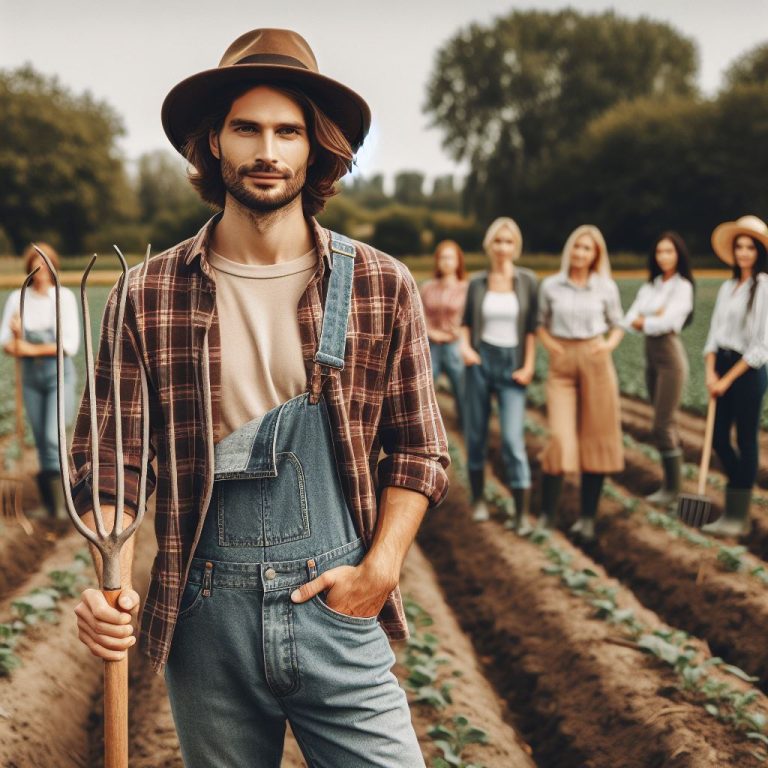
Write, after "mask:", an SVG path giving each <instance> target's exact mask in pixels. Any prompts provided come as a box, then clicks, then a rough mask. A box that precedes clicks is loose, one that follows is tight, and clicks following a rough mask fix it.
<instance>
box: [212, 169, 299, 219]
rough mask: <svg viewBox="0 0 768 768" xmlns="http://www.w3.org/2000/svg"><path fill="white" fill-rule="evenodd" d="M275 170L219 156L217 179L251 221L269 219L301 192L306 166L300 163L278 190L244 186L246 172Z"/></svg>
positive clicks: (282, 209)
mask: <svg viewBox="0 0 768 768" xmlns="http://www.w3.org/2000/svg"><path fill="white" fill-rule="evenodd" d="M275 170H276V169H275V168H273V167H270V166H265V165H263V164H255V165H249V164H244V165H240V166H237V167H236V166H235V165H234V163H231V162H230V161H229V160H227V158H226V157H223V156H222V158H221V178H222V181H223V182H224V186H225V187H226V190H227V192H228V193H229V195H230V196H231V197H232V198H233V199H234V200H236V201H237V202H238V203H239V204H240V206H241V207H242V208H243V209H245V211H247V212H248V213H249V214H250V215H251V216H252V217H253V218H254V219H255V220H261V219H265V218H269V219H271V218H273V217H274V216H275V215H276V214H277V215H278V216H279V215H280V212H281V211H284V209H287V208H288V207H289V206H290V205H291V203H293V202H294V200H296V198H298V197H299V196H300V195H301V191H302V190H303V189H304V185H305V184H306V181H307V165H304V166H302V167H301V168H299V169H298V170H297V171H296V172H292V173H291V175H290V176H288V177H287V178H286V179H285V184H284V185H283V186H282V189H280V190H275V189H264V190H261V189H258V188H256V189H254V188H253V187H249V186H246V184H245V182H244V181H243V179H244V177H245V176H246V175H247V174H249V173H255V172H258V171H263V172H274V171H275Z"/></svg>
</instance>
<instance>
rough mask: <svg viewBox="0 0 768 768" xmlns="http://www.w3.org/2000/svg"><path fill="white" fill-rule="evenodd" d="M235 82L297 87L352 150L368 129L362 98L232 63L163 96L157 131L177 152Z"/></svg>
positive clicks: (275, 70) (301, 76) (323, 80)
mask: <svg viewBox="0 0 768 768" xmlns="http://www.w3.org/2000/svg"><path fill="white" fill-rule="evenodd" d="M238 83H243V84H247V83H253V86H254V87H256V86H257V85H262V84H264V85H276V86H279V85H284V86H293V87H296V88H298V89H299V90H301V91H302V92H303V93H306V95H307V96H309V97H310V98H311V99H313V101H315V102H316V103H317V105H318V107H320V109H322V110H323V112H325V114H326V115H327V116H328V118H329V119H331V120H332V121H333V122H334V123H336V125H338V126H339V128H340V129H341V131H342V132H343V133H344V135H345V136H346V137H347V140H348V141H349V143H350V144H351V145H352V148H353V149H354V150H355V151H357V150H358V149H359V148H360V146H361V145H362V143H363V140H364V139H365V136H366V134H367V133H368V129H369V128H370V126H371V110H370V108H369V107H368V104H366V102H365V100H364V99H363V98H362V96H360V95H358V94H357V93H355V92H354V91H353V90H352V89H351V88H347V86H345V85H342V84H341V83H339V82H337V81H336V80H333V79H331V78H330V77H325V76H324V75H320V74H318V73H317V72H313V71H312V70H309V69H307V70H303V69H299V68H298V67H292V66H285V65H280V64H236V65H234V66H231V67H222V68H220V69H209V70H206V71H204V72H199V73H198V74H196V75H192V76H191V77H188V78H187V79H186V80H182V81H181V82H180V83H179V84H178V85H176V86H174V87H173V88H172V89H171V91H170V93H169V94H168V95H167V96H166V97H165V101H164V102H163V107H162V110H161V119H162V123H163V130H165V135H166V136H167V137H168V139H169V140H170V142H171V144H173V146H174V147H175V148H176V150H177V151H178V152H182V148H183V146H184V143H185V142H186V140H187V137H188V136H189V134H190V133H192V131H194V130H195V129H196V128H197V127H198V125H199V123H200V119H201V118H202V116H203V115H204V114H205V110H206V106H207V105H208V104H210V103H211V100H212V99H213V98H214V97H215V96H216V95H217V94H218V93H219V92H220V91H221V89H222V88H225V87H227V86H230V85H236V84H238Z"/></svg>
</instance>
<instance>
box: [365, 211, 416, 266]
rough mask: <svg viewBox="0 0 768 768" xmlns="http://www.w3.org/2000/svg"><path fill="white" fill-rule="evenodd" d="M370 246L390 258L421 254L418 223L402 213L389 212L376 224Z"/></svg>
mask: <svg viewBox="0 0 768 768" xmlns="http://www.w3.org/2000/svg"><path fill="white" fill-rule="evenodd" d="M371 245H373V246H374V248H378V249H379V250H381V251H384V252H385V253H389V254H391V255H392V256H406V255H413V254H417V253H421V252H422V250H423V249H422V244H421V226H420V223H419V222H418V221H417V220H416V218H415V217H414V216H410V215H408V214H407V213H405V212H403V211H396V210H395V211H391V212H389V213H387V214H386V215H384V216H382V217H381V218H380V219H379V220H378V221H377V222H376V226H375V227H374V229H373V234H372V236H371Z"/></svg>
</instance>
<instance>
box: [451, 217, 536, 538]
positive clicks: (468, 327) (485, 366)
mask: <svg viewBox="0 0 768 768" xmlns="http://www.w3.org/2000/svg"><path fill="white" fill-rule="evenodd" d="M483 249H484V250H485V252H486V253H487V254H488V258H489V259H490V269H489V270H488V271H487V272H482V273H481V274H479V275H477V276H475V277H474V278H472V280H471V281H470V284H469V289H468V291H467V303H466V307H465V310H464V320H463V323H462V327H461V353H462V358H463V360H464V364H465V365H466V366H467V367H466V380H465V410H464V413H465V416H464V430H465V441H466V445H467V453H468V466H469V479H470V486H471V491H472V504H473V519H474V520H476V521H483V520H487V519H488V516H489V515H488V508H487V506H486V504H485V501H484V499H483V486H484V470H485V462H486V455H487V449H488V420H489V418H490V414H491V398H492V397H493V395H495V396H496V398H497V400H498V404H499V422H500V426H501V449H502V458H503V461H504V468H505V474H506V477H505V478H504V479H505V481H506V483H507V484H508V486H509V488H510V489H511V491H512V496H513V499H514V502H515V514H514V517H513V518H512V519H511V520H509V521H508V523H507V525H508V527H510V528H513V529H514V530H516V531H517V532H519V533H524V532H526V530H528V521H527V516H528V508H529V504H530V488H531V470H530V466H529V464H528V456H527V454H526V450H525V439H524V424H525V402H526V388H527V386H528V384H530V382H531V380H532V379H533V373H534V361H535V353H536V349H535V333H536V317H537V302H536V295H537V283H536V278H535V277H534V275H533V272H531V271H529V270H527V269H523V268H521V267H517V266H515V261H517V259H519V258H520V254H521V253H522V250H523V237H522V234H521V233H520V228H519V227H518V226H517V224H516V223H515V221H514V220H512V219H510V218H506V217H503V218H499V219H496V221H494V222H493V224H491V226H490V227H488V231H487V232H486V234H485V238H484V239H483Z"/></svg>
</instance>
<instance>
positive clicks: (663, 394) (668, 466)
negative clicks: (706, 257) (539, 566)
mask: <svg viewBox="0 0 768 768" xmlns="http://www.w3.org/2000/svg"><path fill="white" fill-rule="evenodd" d="M690 262H691V260H690V256H689V255H688V249H687V247H686V245H685V242H684V241H683V238H682V237H680V235H678V234H677V232H664V233H663V234H662V235H660V236H659V237H658V238H657V239H656V242H655V243H654V246H653V248H652V249H651V252H650V254H649V257H648V271H649V277H648V282H646V283H644V284H643V285H642V286H641V287H640V290H639V291H638V292H637V298H636V299H635V301H634V302H633V303H632V306H631V307H630V308H629V312H627V314H626V316H625V318H624V321H623V326H624V328H625V329H626V330H628V331H630V332H636V333H642V334H643V336H644V337H645V360H646V364H645V381H646V385H647V387H648V397H649V398H650V401H651V404H652V405H653V430H652V434H653V441H654V443H655V444H656V447H657V448H658V449H659V451H660V453H661V463H662V467H663V470H664V480H663V483H662V486H661V488H660V489H659V490H657V491H656V492H655V493H652V494H651V495H650V496H648V497H646V499H647V501H650V502H651V503H654V504H661V505H668V504H672V503H674V502H675V501H676V500H677V495H678V493H679V492H680V475H681V469H682V462H683V454H682V451H681V450H680V435H679V434H678V432H677V409H678V407H679V406H680V398H681V397H682V394H683V388H684V387H685V383H686V381H687V379H688V357H687V356H686V354H685V349H684V347H683V344H682V342H681V341H680V331H681V330H682V329H683V327H684V326H686V325H688V324H689V323H690V322H691V319H692V318H693V275H692V274H691V263H690Z"/></svg>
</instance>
